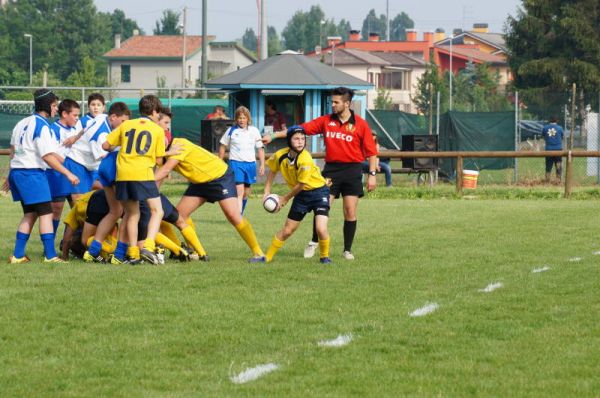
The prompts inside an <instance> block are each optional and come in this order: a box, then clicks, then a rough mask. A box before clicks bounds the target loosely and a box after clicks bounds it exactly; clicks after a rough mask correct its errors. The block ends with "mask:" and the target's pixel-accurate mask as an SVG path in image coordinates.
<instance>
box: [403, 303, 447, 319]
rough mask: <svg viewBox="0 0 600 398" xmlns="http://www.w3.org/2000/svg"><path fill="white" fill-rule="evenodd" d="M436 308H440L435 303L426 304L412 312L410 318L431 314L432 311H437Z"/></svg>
mask: <svg viewBox="0 0 600 398" xmlns="http://www.w3.org/2000/svg"><path fill="white" fill-rule="evenodd" d="M438 308H440V306H439V305H438V304H437V303H431V304H427V305H425V306H423V307H421V308H417V309H416V310H414V311H413V312H411V313H410V316H413V317H414V316H425V315H427V314H431V313H432V312H433V311H435V310H437V309H438Z"/></svg>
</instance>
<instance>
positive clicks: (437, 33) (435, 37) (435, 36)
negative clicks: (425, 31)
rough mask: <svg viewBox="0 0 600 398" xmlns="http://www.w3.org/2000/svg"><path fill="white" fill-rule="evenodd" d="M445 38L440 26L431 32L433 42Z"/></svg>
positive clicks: (444, 32)
mask: <svg viewBox="0 0 600 398" xmlns="http://www.w3.org/2000/svg"><path fill="white" fill-rule="evenodd" d="M445 38H446V31H445V30H444V29H442V28H437V29H436V30H435V33H434V34H433V42H434V43H437V42H438V41H442V40H444V39H445Z"/></svg>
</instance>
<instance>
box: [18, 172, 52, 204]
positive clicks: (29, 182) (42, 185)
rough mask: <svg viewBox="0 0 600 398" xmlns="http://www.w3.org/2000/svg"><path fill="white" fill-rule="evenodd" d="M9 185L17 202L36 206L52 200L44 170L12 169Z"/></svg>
mask: <svg viewBox="0 0 600 398" xmlns="http://www.w3.org/2000/svg"><path fill="white" fill-rule="evenodd" d="M8 183H9V185H10V192H11V193H12V197H13V200H14V201H15V202H19V201H20V202H22V203H23V204H24V205H34V204H36V203H44V202H50V201H51V200H52V195H51V194H50V186H49V185H48V179H47V178H46V172H45V171H44V170H42V169H11V170H10V173H9V174H8Z"/></svg>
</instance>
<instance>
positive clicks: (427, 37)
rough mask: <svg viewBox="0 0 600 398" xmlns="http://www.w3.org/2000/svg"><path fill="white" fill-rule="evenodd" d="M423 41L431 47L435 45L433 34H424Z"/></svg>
mask: <svg viewBox="0 0 600 398" xmlns="http://www.w3.org/2000/svg"><path fill="white" fill-rule="evenodd" d="M423 41H426V42H428V43H429V46H430V47H431V46H432V45H433V32H423Z"/></svg>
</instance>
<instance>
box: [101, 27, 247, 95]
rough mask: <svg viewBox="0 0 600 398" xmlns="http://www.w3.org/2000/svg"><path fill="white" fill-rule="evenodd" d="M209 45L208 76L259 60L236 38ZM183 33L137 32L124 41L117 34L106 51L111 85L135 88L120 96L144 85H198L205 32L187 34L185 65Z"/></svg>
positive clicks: (136, 91)
mask: <svg viewBox="0 0 600 398" xmlns="http://www.w3.org/2000/svg"><path fill="white" fill-rule="evenodd" d="M214 38H215V37H214V36H208V39H209V40H210V41H211V42H210V43H209V44H208V46H207V49H208V51H207V61H208V77H209V78H214V77H218V76H221V75H223V74H226V73H230V72H233V71H236V70H238V69H241V68H243V67H245V66H248V65H251V64H253V63H255V62H256V58H255V57H254V56H253V55H252V54H251V53H250V52H248V50H246V49H245V48H243V47H241V46H240V45H238V44H237V43H234V42H213V41H212V40H214ZM183 46H184V37H183V36H139V35H135V36H133V37H131V38H129V39H128V40H126V41H124V42H123V43H121V41H120V38H119V35H117V36H116V37H115V48H113V49H112V50H110V51H109V52H107V53H106V54H104V58H105V59H106V60H107V61H108V82H109V85H110V86H112V87H115V88H120V89H132V91H130V92H127V91H125V90H124V91H122V92H119V96H123V97H134V96H138V95H139V89H141V88H152V87H160V88H181V87H196V86H197V82H198V81H199V80H200V77H201V74H202V70H201V66H202V36H185V48H186V51H185V53H186V57H185V69H184V67H183Z"/></svg>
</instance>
